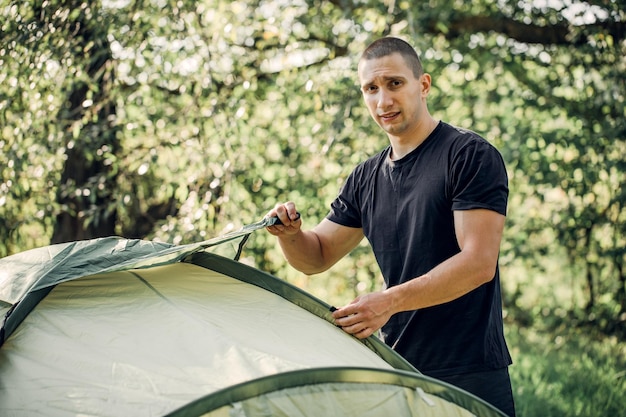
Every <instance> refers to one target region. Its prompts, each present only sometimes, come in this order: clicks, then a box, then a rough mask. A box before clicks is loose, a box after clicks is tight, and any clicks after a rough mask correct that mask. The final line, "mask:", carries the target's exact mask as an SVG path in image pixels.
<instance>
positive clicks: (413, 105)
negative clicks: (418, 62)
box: [358, 53, 430, 137]
mask: <svg viewBox="0 0 626 417" xmlns="http://www.w3.org/2000/svg"><path fill="white" fill-rule="evenodd" d="M358 72H359V82H360V83H361V92H362V93H363V98H364V99H365V104H366V105H367V108H368V110H369V112H370V114H371V115H372V117H373V118H374V120H375V121H376V123H378V125H379V126H380V127H381V128H382V129H383V130H384V131H385V132H387V133H388V134H389V135H392V136H397V137H401V136H403V135H410V134H411V132H414V131H416V130H417V129H418V127H419V124H420V121H422V120H423V118H424V116H425V115H426V114H427V113H425V112H427V109H426V101H425V100H426V96H427V95H428V92H429V89H430V76H428V74H424V75H422V76H421V77H420V78H419V79H416V78H415V76H414V75H413V71H412V70H411V68H410V67H409V66H408V65H407V64H406V62H405V60H404V58H403V57H402V55H400V54H399V53H394V54H392V55H388V56H385V57H382V58H378V59H370V60H362V61H361V62H360V63H359V70H358Z"/></svg>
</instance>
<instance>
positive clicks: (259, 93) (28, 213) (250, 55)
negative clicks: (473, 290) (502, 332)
mask: <svg viewBox="0 0 626 417" xmlns="http://www.w3.org/2000/svg"><path fill="white" fill-rule="evenodd" d="M0 11H1V13H2V19H1V22H0V27H1V29H2V30H1V33H0V173H1V177H0V257H4V256H8V255H11V254H14V253H17V252H21V251H24V250H28V249H31V248H34V247H39V246H45V245H49V244H54V243H60V242H66V241H72V240H80V239H91V238H97V237H103V236H111V235H118V236H124V237H127V238H138V239H148V240H157V241H163V242H169V243H173V244H185V243H192V242H197V241H201V240H206V239H209V238H213V237H216V236H220V235H221V234H224V233H226V232H229V231H232V230H235V229H238V228H239V227H241V226H243V225H245V224H247V223H251V222H254V221H257V220H259V219H261V218H262V217H263V216H264V215H265V213H266V212H267V211H268V210H269V209H271V208H272V207H273V206H274V204H275V203H276V202H283V201H287V200H292V201H294V202H296V204H297V206H298V208H299V210H300V211H301V213H302V216H303V221H304V227H312V226H314V225H315V224H317V222H318V221H320V220H321V219H322V218H323V217H324V216H325V215H326V214H327V211H328V208H329V204H330V202H331V201H332V199H333V198H334V196H335V194H336V193H337V192H338V190H339V187H340V186H341V184H342V182H343V180H344V179H345V178H346V176H347V175H348V174H349V173H350V171H351V170H352V168H353V167H354V166H355V165H356V164H357V163H359V162H360V161H362V160H364V159H365V158H367V157H368V156H370V155H373V154H374V153H376V152H378V151H379V150H381V149H383V148H384V147H385V146H387V143H388V142H387V138H386V135H384V133H383V132H382V131H381V130H380V129H379V128H378V127H377V126H376V125H375V123H374V122H373V121H371V120H370V117H369V115H368V114H367V110H366V108H365V106H364V105H363V103H362V101H361V97H360V92H359V88H358V84H357V78H356V62H357V60H358V58H359V54H360V52H361V51H362V50H363V48H364V47H365V46H366V45H367V44H369V43H370V42H371V41H373V40H374V39H377V38H379V37H381V36H386V35H394V36H399V37H401V38H403V39H405V40H407V41H409V42H410V43H411V44H412V45H414V46H415V48H416V49H417V50H418V52H419V53H420V55H421V58H422V60H423V65H424V67H425V70H426V72H428V73H430V74H431V75H432V77H433V92H432V94H431V96H430V99H429V107H430V110H431V113H432V114H433V115H434V116H435V117H436V118H439V119H442V120H444V121H446V122H449V123H451V124H455V125H458V126H461V127H464V128H469V129H472V130H474V131H476V132H478V133H479V134H481V135H482V136H484V137H485V138H486V139H487V140H489V141H490V142H491V143H493V144H494V145H495V146H496V147H497V148H498V149H499V150H500V151H501V152H502V154H503V156H504V159H505V162H506V164H507V168H508V173H509V181H510V199H509V213H508V218H507V225H506V231H505V237H504V240H503V244H502V252H501V258H500V265H501V270H502V273H501V275H502V282H503V287H504V300H505V306H504V308H505V320H506V326H507V328H506V331H507V337H508V340H509V345H510V348H511V351H512V354H513V359H514V362H515V363H514V365H513V367H512V368H511V373H512V378H513V384H514V392H515V397H516V401H517V407H518V415H520V416H565V415H567V416H607V415H621V413H623V410H624V409H626V398H625V397H626V396H624V392H626V249H625V248H626V189H625V184H626V110H625V95H626V77H625V75H624V74H626V4H625V2H624V0H590V1H586V2H583V1H578V0H534V1H517V0H516V1H509V0H497V1H486V0H477V1H472V2H466V1H461V0H458V1H455V0H450V1H443V0H429V1H420V2H414V1H408V0H384V1H369V0H266V1H255V0H249V1H227V0H198V1H196V0H178V1H172V0H147V1H127V0H109V1H106V0H103V1H75V0H64V1H60V0H46V1H40V0H34V1H30V2H21V1H19V2H18V1H15V2H8V1H6V0H0ZM241 260H242V261H243V262H246V263H248V264H250V265H253V266H255V267H257V268H259V269H262V270H265V271H267V272H270V273H272V274H274V275H276V276H278V277H280V278H282V279H285V280H288V281H290V282H292V283H294V284H296V285H298V286H300V287H301V288H303V289H305V290H307V291H308V292H310V293H312V294H313V295H315V296H316V297H318V298H320V299H323V300H324V301H326V302H329V303H331V304H334V305H343V304H345V303H348V302H349V301H351V300H352V299H353V298H354V297H355V296H356V295H358V294H360V293H364V292H370V291H375V290H377V289H380V287H381V283H382V280H381V278H380V275H379V272H378V267H377V265H376V263H375V260H374V258H373V255H372V254H371V251H370V249H369V247H368V245H367V242H365V241H364V242H363V243H362V245H361V246H360V247H359V248H358V249H357V250H355V251H354V252H353V253H352V254H351V255H350V256H349V257H348V258H346V259H344V260H342V261H341V262H340V263H339V264H338V265H336V266H335V267H334V268H333V269H331V270H330V271H329V272H326V273H324V274H320V275H316V276H305V275H302V274H300V273H298V272H296V271H294V270H293V269H292V268H290V267H289V266H288V265H287V264H286V262H285V261H284V259H283V257H282V255H281V253H280V251H279V249H278V248H277V245H276V242H275V239H274V238H273V237H272V236H270V235H269V234H268V233H266V232H264V231H258V232H256V233H255V234H253V236H252V237H251V238H250V241H249V242H248V244H247V246H246V249H245V250H244V252H243V255H242V259H241Z"/></svg>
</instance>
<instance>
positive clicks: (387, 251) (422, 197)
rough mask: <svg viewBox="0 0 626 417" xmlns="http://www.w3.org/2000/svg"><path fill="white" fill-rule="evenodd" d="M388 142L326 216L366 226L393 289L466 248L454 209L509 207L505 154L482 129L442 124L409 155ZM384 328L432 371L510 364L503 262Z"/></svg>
mask: <svg viewBox="0 0 626 417" xmlns="http://www.w3.org/2000/svg"><path fill="white" fill-rule="evenodd" d="M389 153H390V148H389V147H388V148H386V149H385V150H384V151H382V152H380V153H379V154H377V155H375V156H373V157H372V158H370V159H368V160H367V161H365V162H363V163H361V164H360V165H358V166H357V167H356V168H355V169H354V171H353V172H352V173H351V174H350V176H349V177H348V179H347V180H346V182H345V184H344V186H343V188H342V190H341V191H340V193H339V195H338V196H337V198H336V199H335V201H333V203H332V204H331V211H330V213H329V214H328V216H327V218H328V219H329V220H330V221H332V222H335V223H338V224H341V225H344V226H348V227H357V228H363V233H364V234H365V236H366V237H367V239H368V240H369V242H370V244H371V245H372V248H373V251H374V254H375V256H376V259H377V261H378V264H379V266H380V268H381V271H382V274H383V277H384V279H385V285H386V286H387V287H391V286H394V285H398V284H401V283H403V282H406V281H408V280H410V279H412V278H415V277H418V276H420V275H423V274H424V273H426V272H428V271H430V270H431V269H432V268H434V267H435V266H436V265H438V264H439V263H441V262H443V261H445V260H446V259H448V258H450V257H451V256H453V255H455V254H456V253H458V252H459V251H460V248H459V246H458V243H457V240H456V235H455V232H454V219H453V211H455V210H470V209H477V208H483V209H489V210H493V211H496V212H498V213H501V214H503V215H505V214H506V209H507V197H508V179H507V174H506V169H505V166H504V162H503V160H502V157H501V155H500V153H499V152H498V151H497V150H496V149H495V148H494V147H493V146H492V145H491V144H489V142H487V141H486V140H484V139H483V138H481V137H480V136H478V135H477V134H476V133H474V132H471V131H467V130H463V129H459V128H456V127H453V126H451V125H449V124H446V123H444V122H440V123H439V125H438V126H437V127H436V128H435V130H434V131H433V132H432V133H431V134H430V135H429V136H428V138H427V139H426V140H425V141H424V142H423V143H422V144H421V145H420V146H419V147H417V148H416V149H415V150H414V151H412V152H411V153H410V154H408V155H406V156H405V157H404V158H402V159H400V160H398V161H395V162H392V161H391V160H390V159H389ZM381 335H382V337H383V339H384V340H385V342H386V343H387V344H389V345H390V346H394V345H395V349H396V351H397V352H398V353H400V354H401V355H402V356H404V357H405V358H406V359H407V360H408V361H409V362H411V363H412V364H413V365H414V366H415V367H416V368H417V369H418V370H420V371H422V372H424V373H425V374H429V375H431V376H434V377H438V376H446V375H453V374H460V373H466V372H474V371H480V370H488V369H495V368H502V367H505V366H508V365H509V364H510V363H511V357H510V355H509V352H508V349H507V346H506V342H505V340H504V335H503V325H502V300H501V294H500V277H499V268H498V269H496V273H495V277H494V279H493V280H491V281H490V282H488V283H486V284H484V285H482V286H480V287H479V288H477V289H475V290H473V291H471V292H470V293H468V294H466V295H464V296H462V297H460V298H458V299H456V300H453V301H451V302H448V303H445V304H441V305H438V306H433V307H429V308H424V309H420V310H416V311H414V312H413V311H410V312H402V313H399V314H395V315H394V316H392V317H391V319H390V321H389V322H388V323H387V324H386V325H385V326H384V327H383V328H382V330H381Z"/></svg>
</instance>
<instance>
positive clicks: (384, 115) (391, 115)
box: [378, 111, 400, 122]
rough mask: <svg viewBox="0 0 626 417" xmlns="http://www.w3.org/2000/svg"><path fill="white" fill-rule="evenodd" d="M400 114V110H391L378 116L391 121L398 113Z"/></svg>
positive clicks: (385, 120)
mask: <svg viewBox="0 0 626 417" xmlns="http://www.w3.org/2000/svg"><path fill="white" fill-rule="evenodd" d="M399 114H400V112H399V111H398V112H389V113H383V114H379V115H378V117H379V118H380V120H382V121H383V122H390V121H392V120H393V119H395V118H396V117H397V116H398V115H399Z"/></svg>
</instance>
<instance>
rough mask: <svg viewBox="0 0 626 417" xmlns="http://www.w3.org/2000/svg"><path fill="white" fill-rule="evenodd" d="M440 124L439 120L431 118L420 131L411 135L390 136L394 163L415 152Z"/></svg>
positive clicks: (391, 156)
mask: <svg viewBox="0 0 626 417" xmlns="http://www.w3.org/2000/svg"><path fill="white" fill-rule="evenodd" d="M438 124H439V121H438V120H435V119H434V118H432V117H430V116H429V117H428V118H427V119H426V120H425V122H424V123H423V124H421V125H420V126H419V127H418V129H416V130H415V131H414V132H411V133H410V134H407V135H402V136H395V135H388V137H389V143H390V144H391V152H390V153H389V158H390V159H391V160H392V161H397V160H399V159H402V158H404V157H405V156H407V155H408V154H410V153H411V152H413V151H414V150H415V149H417V148H418V147H419V146H420V145H421V144H422V143H423V142H424V141H425V140H426V139H427V138H428V136H430V134H431V133H432V132H433V130H435V128H436V127H437V125H438Z"/></svg>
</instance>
